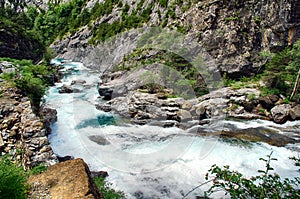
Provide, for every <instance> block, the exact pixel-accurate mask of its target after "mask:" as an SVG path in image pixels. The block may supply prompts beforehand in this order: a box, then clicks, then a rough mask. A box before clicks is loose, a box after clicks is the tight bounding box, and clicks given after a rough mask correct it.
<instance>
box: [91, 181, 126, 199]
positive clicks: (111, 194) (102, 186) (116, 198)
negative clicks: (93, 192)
mask: <svg viewBox="0 0 300 199" xmlns="http://www.w3.org/2000/svg"><path fill="white" fill-rule="evenodd" d="M94 182H95V184H96V185H97V187H98V189H99V190H100V192H101V193H102V195H103V197H104V198H107V199H108V198H109V199H122V198H125V195H124V193H123V192H120V191H115V190H114V189H112V188H110V185H109V184H107V183H106V182H105V179H104V178H98V177H96V178H94Z"/></svg>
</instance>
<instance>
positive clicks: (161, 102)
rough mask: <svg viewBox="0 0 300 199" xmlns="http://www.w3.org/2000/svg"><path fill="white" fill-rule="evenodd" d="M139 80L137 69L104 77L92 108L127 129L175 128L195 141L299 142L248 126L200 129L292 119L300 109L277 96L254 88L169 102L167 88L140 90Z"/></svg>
mask: <svg viewBox="0 0 300 199" xmlns="http://www.w3.org/2000/svg"><path fill="white" fill-rule="evenodd" d="M141 76H142V75H141V73H140V72H139V71H137V70H135V71H127V72H126V71H122V72H121V71H118V72H109V71H107V72H106V73H104V74H103V75H102V78H101V80H102V82H101V83H99V87H98V92H99V94H100V96H102V98H103V99H104V100H106V103H103V102H101V103H100V104H97V108H98V109H100V110H103V111H106V112H112V113H115V114H119V115H121V116H122V117H123V118H126V120H127V121H130V122H131V123H133V124H139V125H145V124H149V125H158V126H161V127H172V126H176V127H179V128H181V129H184V130H188V131H190V132H193V133H194V134H198V135H201V136H203V135H217V136H224V137H232V138H238V139H245V140H249V141H256V142H266V143H268V144H271V145H275V146H285V145H287V144H289V143H298V142H299V141H298V140H299V134H298V133H297V132H291V133H282V132H281V131H280V130H276V128H275V130H274V129H268V128H264V127H260V128H255V127H253V128H252V129H249V130H247V131H243V130H239V129H230V128H229V129H228V128H224V129H219V130H218V131H217V132H211V131H207V130H205V128H204V127H203V125H204V124H207V123H210V122H212V121H214V120H224V119H226V120H233V121H234V120H241V121H251V120H266V121H273V122H274V125H273V126H276V124H284V123H286V122H287V121H295V120H298V119H299V118H300V105H299V104H296V103H290V104H286V103H285V98H284V97H283V96H282V95H268V96H263V97H262V96H261V92H260V90H258V89H255V88H241V89H232V88H230V87H223V88H220V89H217V90H214V91H211V92H210V93H209V94H206V95H203V96H201V97H196V96H195V97H193V98H192V99H184V98H183V97H176V96H175V97H174V93H173V91H172V90H170V89H156V90H155V89H154V91H149V89H143V86H144V85H145V84H146V83H145V82H144V81H143V80H141V78H140V77H141ZM221 81H222V80H221ZM170 96H171V97H170Z"/></svg>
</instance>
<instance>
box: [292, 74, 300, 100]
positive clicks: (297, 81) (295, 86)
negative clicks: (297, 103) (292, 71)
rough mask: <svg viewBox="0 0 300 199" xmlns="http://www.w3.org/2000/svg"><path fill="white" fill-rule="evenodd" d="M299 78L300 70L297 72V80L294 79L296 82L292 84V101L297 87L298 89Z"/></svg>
mask: <svg viewBox="0 0 300 199" xmlns="http://www.w3.org/2000/svg"><path fill="white" fill-rule="evenodd" d="M299 76H300V69H299V71H298V74H297V78H296V81H295V84H294V88H293V92H292V94H291V97H290V99H292V98H293V97H294V95H295V94H296V92H297V90H298V87H299V78H300V77H299Z"/></svg>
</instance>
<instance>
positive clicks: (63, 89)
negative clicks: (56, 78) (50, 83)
mask: <svg viewBox="0 0 300 199" xmlns="http://www.w3.org/2000/svg"><path fill="white" fill-rule="evenodd" d="M58 92H59V93H73V88H72V87H71V86H68V85H66V84H64V85H63V86H62V87H61V88H60V89H59V91H58Z"/></svg>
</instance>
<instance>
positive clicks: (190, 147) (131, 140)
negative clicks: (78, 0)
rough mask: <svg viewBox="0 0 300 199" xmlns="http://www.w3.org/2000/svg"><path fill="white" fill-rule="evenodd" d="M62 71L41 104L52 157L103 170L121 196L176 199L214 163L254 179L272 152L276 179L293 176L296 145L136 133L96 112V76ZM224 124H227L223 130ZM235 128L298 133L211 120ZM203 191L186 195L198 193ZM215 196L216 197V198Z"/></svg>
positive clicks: (174, 132) (146, 129) (153, 129)
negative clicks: (49, 121) (48, 111)
mask: <svg viewBox="0 0 300 199" xmlns="http://www.w3.org/2000/svg"><path fill="white" fill-rule="evenodd" d="M64 67H65V68H64V70H65V71H67V72H66V75H65V77H64V78H63V79H62V80H61V83H57V84H56V85H55V86H54V87H51V88H50V89H49V91H48V94H47V96H46V98H45V100H46V103H47V104H48V106H50V107H52V108H55V109H56V110H57V112H58V121H57V122H56V123H54V124H53V125H52V133H51V134H50V136H49V140H50V142H51V146H52V148H53V150H54V152H55V153H56V154H58V155H60V156H65V155H71V156H74V157H76V158H77V157H80V158H83V159H84V160H85V161H86V162H87V163H88V165H89V166H90V168H91V170H96V171H99V170H106V171H108V173H109V177H108V178H107V180H108V181H109V182H110V183H111V185H112V187H113V188H115V189H117V190H122V191H124V192H125V194H126V197H127V198H172V199H173V198H182V195H184V194H186V193H187V192H188V191H189V190H191V189H192V188H194V187H195V186H197V185H198V184H200V183H202V182H204V181H205V180H204V176H205V174H206V172H207V171H208V169H209V168H210V167H211V165H213V164H217V165H219V166H221V165H230V167H231V168H232V169H234V170H238V171H240V172H241V173H243V174H245V175H246V176H251V175H256V174H258V173H257V170H258V169H263V168H264V163H263V162H262V161H259V158H261V157H266V155H268V154H270V152H271V151H273V157H275V158H277V159H278V161H274V162H272V165H273V166H274V168H275V170H276V172H277V173H279V174H280V175H281V176H282V177H293V176H298V175H299V173H298V170H297V168H296V167H295V166H294V165H293V161H291V160H289V158H288V157H290V156H297V155H298V152H297V151H299V146H298V145H289V146H288V147H275V146H270V145H268V144H265V143H250V142H240V141H237V140H232V139H227V140H224V139H219V138H217V137H208V136H206V137H201V136H196V135H194V134H191V133H187V132H185V131H184V130H181V129H178V128H175V127H172V128H162V127H157V126H149V125H144V126H137V125H130V124H126V123H123V122H122V120H121V118H119V117H118V116H117V115H112V114H109V113H105V112H102V111H100V110H97V109H96V108H95V104H96V103H99V102H100V103H101V100H100V99H99V98H98V96H99V95H98V92H97V83H98V81H99V74H98V73H97V72H95V71H92V70H90V69H88V68H85V67H84V66H83V65H82V64H81V63H74V62H71V63H68V64H65V66H64ZM73 80H86V83H85V84H84V85H80V84H78V85H75V86H74V87H75V88H76V90H77V92H75V93H71V94H60V93H59V92H58V90H59V88H60V87H61V86H62V85H63V84H67V85H70V84H71V82H72V81H73ZM228 124H230V125H228ZM228 126H229V127H230V126H232V127H234V128H236V129H247V128H253V127H264V128H266V127H267V128H270V129H276V130H277V131H284V130H283V129H287V131H292V132H296V133H297V132H299V130H300V123H299V122H289V123H287V124H285V125H284V126H282V125H276V124H274V123H272V122H266V121H261V120H253V121H247V122H246V121H243V122H242V121H226V120H222V121H218V122H217V127H215V126H214V127H212V126H209V125H207V126H206V127H207V128H219V129H220V128H222V127H226V128H228ZM207 186H208V185H206V186H203V187H201V189H197V190H196V191H195V192H193V193H192V194H190V195H189V198H195V195H197V194H201V193H203V191H204V190H206V189H207V188H208V187H207ZM216 197H217V196H216Z"/></svg>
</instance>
